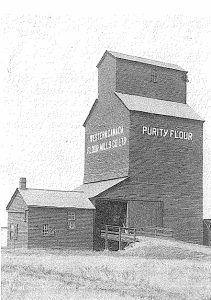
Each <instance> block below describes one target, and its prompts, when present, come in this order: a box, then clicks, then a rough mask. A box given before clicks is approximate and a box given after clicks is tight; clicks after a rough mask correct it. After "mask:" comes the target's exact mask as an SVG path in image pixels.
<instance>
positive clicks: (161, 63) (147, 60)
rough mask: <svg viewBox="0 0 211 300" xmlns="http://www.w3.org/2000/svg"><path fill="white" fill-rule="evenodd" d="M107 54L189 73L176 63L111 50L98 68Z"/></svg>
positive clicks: (107, 51) (106, 52)
mask: <svg viewBox="0 0 211 300" xmlns="http://www.w3.org/2000/svg"><path fill="white" fill-rule="evenodd" d="M106 54H109V55H111V56H112V57H115V58H119V59H125V60H130V61H136V62H140V63H144V64H148V65H154V66H158V67H162V68H167V69H174V70H179V71H182V72H186V73H187V71H186V70H185V69H183V68H182V67H180V66H179V65H177V64H174V63H169V62H164V61H159V60H155V59H151V58H144V57H141V56H135V55H129V54H124V53H121V52H116V51H111V50H106V51H105V52H104V54H103V56H102V57H101V59H100V61H99V63H98V64H97V67H99V66H100V64H101V62H102V61H103V59H104V57H105V56H106Z"/></svg>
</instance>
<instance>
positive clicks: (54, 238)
mask: <svg viewBox="0 0 211 300" xmlns="http://www.w3.org/2000/svg"><path fill="white" fill-rule="evenodd" d="M68 211H70V212H75V215H76V228H75V229H68V226H67V212H68ZM93 218H94V211H93V210H86V209H70V208H68V209H65V208H50V207H30V208H29V242H28V247H29V248H69V249H80V250H84V249H88V250H92V249H93ZM44 224H48V225H49V229H50V230H52V234H51V235H48V236H43V232H42V226H43V225H44ZM54 230H55V235H54V234H53V232H54Z"/></svg>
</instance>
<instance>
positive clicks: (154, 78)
mask: <svg viewBox="0 0 211 300" xmlns="http://www.w3.org/2000/svg"><path fill="white" fill-rule="evenodd" d="M157 81H158V75H157V71H156V70H155V69H153V70H152V71H151V82H157Z"/></svg>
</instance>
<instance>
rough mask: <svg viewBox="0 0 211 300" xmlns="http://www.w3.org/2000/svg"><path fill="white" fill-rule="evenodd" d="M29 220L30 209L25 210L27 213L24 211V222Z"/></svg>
mask: <svg viewBox="0 0 211 300" xmlns="http://www.w3.org/2000/svg"><path fill="white" fill-rule="evenodd" d="M27 221H28V210H25V213H24V222H27Z"/></svg>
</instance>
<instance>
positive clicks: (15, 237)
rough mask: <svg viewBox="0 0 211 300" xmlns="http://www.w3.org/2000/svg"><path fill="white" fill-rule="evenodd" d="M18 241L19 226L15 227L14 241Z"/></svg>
mask: <svg viewBox="0 0 211 300" xmlns="http://www.w3.org/2000/svg"><path fill="white" fill-rule="evenodd" d="M17 239H18V224H17V225H16V227H15V233H14V240H17Z"/></svg>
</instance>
